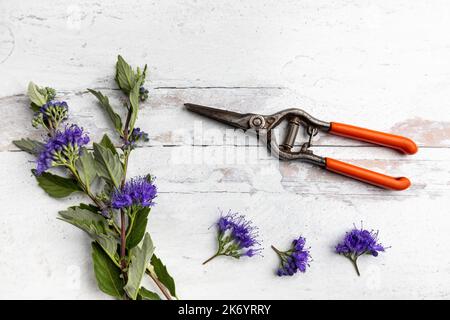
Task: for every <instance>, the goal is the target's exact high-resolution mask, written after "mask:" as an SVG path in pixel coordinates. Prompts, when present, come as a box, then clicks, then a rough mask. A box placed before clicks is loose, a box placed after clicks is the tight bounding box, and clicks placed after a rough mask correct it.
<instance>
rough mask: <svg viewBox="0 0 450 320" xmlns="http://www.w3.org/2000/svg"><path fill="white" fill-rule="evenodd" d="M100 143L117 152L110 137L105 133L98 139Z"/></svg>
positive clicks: (114, 152)
mask: <svg viewBox="0 0 450 320" xmlns="http://www.w3.org/2000/svg"><path fill="white" fill-rule="evenodd" d="M100 145H101V146H103V147H105V148H107V149H109V150H111V152H112V153H113V154H117V150H116V147H115V146H114V143H113V142H112V141H111V139H110V138H109V137H108V135H107V134H104V135H103V138H102V140H101V141H100Z"/></svg>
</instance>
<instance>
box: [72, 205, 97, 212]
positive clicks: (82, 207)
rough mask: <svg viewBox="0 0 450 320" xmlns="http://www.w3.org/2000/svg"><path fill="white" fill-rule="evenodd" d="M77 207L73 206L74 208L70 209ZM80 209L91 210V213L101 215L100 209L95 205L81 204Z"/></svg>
mask: <svg viewBox="0 0 450 320" xmlns="http://www.w3.org/2000/svg"><path fill="white" fill-rule="evenodd" d="M76 207H77V206H72V207H70V208H72V209H74V208H76ZM78 207H79V208H80V209H86V210H89V211H91V212H93V213H100V210H99V208H98V207H96V206H94V205H93V204H86V203H80V204H79V205H78Z"/></svg>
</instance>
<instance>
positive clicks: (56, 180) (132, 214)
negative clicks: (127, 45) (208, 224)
mask: <svg viewBox="0 0 450 320" xmlns="http://www.w3.org/2000/svg"><path fill="white" fill-rule="evenodd" d="M146 73H147V66H145V67H144V68H143V69H140V68H137V69H136V70H134V69H133V68H132V67H131V66H130V65H129V64H128V63H127V62H126V61H125V60H124V59H123V58H122V57H121V56H120V55H119V56H118V60H117V64H116V76H115V79H116V83H117V85H118V86H119V88H120V90H121V91H122V92H123V94H124V95H125V96H126V102H125V103H124V107H125V108H126V118H125V119H123V118H122V117H121V116H120V115H119V113H117V112H116V111H115V109H114V108H113V106H111V104H110V100H109V98H108V97H107V96H106V95H104V94H103V93H101V92H100V91H96V90H94V89H88V91H89V92H90V93H92V94H93V95H94V96H95V97H96V98H97V100H98V102H99V105H100V106H101V108H102V109H103V110H104V111H105V112H106V114H107V115H108V117H109V118H110V120H111V122H112V125H113V127H114V129H115V131H116V133H117V134H118V136H119V137H120V140H121V144H120V145H119V147H118V148H116V146H115V145H114V144H113V142H112V140H111V139H110V137H109V136H108V135H106V134H105V135H104V136H103V138H102V140H101V141H99V142H98V143H93V150H89V149H88V148H86V146H84V145H85V144H87V142H88V141H89V138H88V137H87V135H86V134H85V133H83V130H82V129H81V128H79V127H78V126H76V125H72V126H70V127H69V126H66V127H65V129H62V128H61V125H62V123H63V122H64V121H66V120H67V118H68V106H67V103H66V102H61V101H55V97H56V91H55V90H54V89H52V88H49V87H39V86H37V85H36V84H34V83H33V82H30V84H29V86H28V96H29V98H30V108H31V110H32V111H33V112H34V118H33V126H34V127H36V128H42V129H44V130H45V132H46V134H47V139H46V141H45V142H40V141H36V140H32V139H28V138H24V139H21V140H17V141H13V142H14V144H15V145H16V146H17V147H18V148H19V149H21V150H23V151H26V152H28V153H30V154H32V155H34V156H37V159H38V160H37V163H38V168H37V169H36V170H34V169H33V170H32V172H33V174H34V176H35V178H36V180H37V182H38V185H39V186H40V187H41V188H42V189H43V190H44V191H45V192H46V193H47V194H48V195H50V196H51V197H54V198H64V197H67V196H69V195H71V194H73V193H75V192H78V193H84V194H85V195H86V196H87V197H88V198H89V199H90V200H91V203H89V204H85V203H80V204H79V205H78V206H73V207H70V208H68V209H67V210H63V211H60V212H59V219H61V220H63V221H66V222H68V223H70V224H72V225H74V226H76V227H78V228H80V229H81V230H83V231H85V232H86V233H87V234H88V235H89V236H90V237H91V238H92V240H93V242H92V259H93V264H94V272H95V277H96V279H97V283H98V286H99V288H100V290H102V291H103V292H105V293H106V294H109V295H111V296H113V297H116V298H120V299H133V300H159V299H161V298H160V296H159V295H158V294H157V293H155V292H152V291H150V290H148V289H146V288H144V287H143V286H142V285H141V282H142V279H143V277H144V275H146V274H147V275H148V276H149V277H150V279H151V280H153V282H154V283H155V285H156V287H157V288H158V289H159V290H160V291H161V293H162V294H163V295H164V297H165V298H166V299H172V298H176V292H175V282H174V280H173V278H172V277H171V276H170V275H169V273H168V271H167V268H166V267H165V266H164V264H163V263H162V261H161V260H160V259H159V258H157V257H156V255H154V245H153V242H152V240H151V237H150V234H149V233H148V232H146V227H147V222H148V216H149V213H150V207H149V206H150V205H152V204H153V203H152V201H151V199H152V198H151V197H154V196H155V195H156V189H154V191H155V192H153V193H150V194H148V193H147V194H146V196H147V198H148V197H150V198H148V199H146V201H145V202H143V201H141V202H138V203H136V202H133V203H132V204H131V203H130V204H129V205H127V206H123V207H118V206H112V204H111V202H112V200H111V199H112V196H113V195H114V194H120V193H124V194H125V196H130V195H129V194H128V193H127V192H128V191H130V190H128V189H126V188H135V189H133V190H131V191H130V192H132V195H133V196H138V197H139V196H142V195H139V192H145V190H141V189H136V188H138V187H142V186H141V185H139V184H138V185H137V187H136V184H135V185H133V184H132V183H131V184H130V183H128V182H127V169H128V161H129V156H130V153H131V152H132V150H133V149H134V147H135V145H136V144H137V143H139V142H141V141H146V140H147V134H146V133H145V132H143V131H141V130H140V129H139V128H135V124H136V120H137V118H138V113H139V104H140V102H141V101H144V100H145V99H146V98H147V95H148V90H146V89H145V88H144V87H143V85H144V82H145V78H146ZM52 167H59V168H63V175H60V174H56V171H55V170H52V169H51V168H52ZM50 171H53V172H50ZM142 179H146V180H145V181H147V182H145V181H144V180H142V181H144V182H143V183H147V184H148V186H147V187H148V188H155V187H154V186H153V179H151V176H150V175H148V176H147V178H142ZM130 186H131V187H130ZM151 190H153V189H151ZM133 192H134V193H133ZM136 193H137V195H136Z"/></svg>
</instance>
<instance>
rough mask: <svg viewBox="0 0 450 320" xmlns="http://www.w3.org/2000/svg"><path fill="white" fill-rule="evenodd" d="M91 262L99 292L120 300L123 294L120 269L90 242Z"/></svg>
mask: <svg viewBox="0 0 450 320" xmlns="http://www.w3.org/2000/svg"><path fill="white" fill-rule="evenodd" d="M92 260H93V262H94V272H95V278H96V279H97V284H98V287H99V288H100V290H102V291H103V292H104V293H106V294H109V295H110V296H113V297H116V298H122V297H123V296H124V294H125V291H124V290H123V281H122V279H121V277H120V268H118V267H117V266H116V265H115V264H114V262H112V261H111V259H110V258H109V257H108V255H107V254H106V253H105V252H104V251H103V249H102V248H101V247H100V246H99V245H98V244H97V243H96V242H92Z"/></svg>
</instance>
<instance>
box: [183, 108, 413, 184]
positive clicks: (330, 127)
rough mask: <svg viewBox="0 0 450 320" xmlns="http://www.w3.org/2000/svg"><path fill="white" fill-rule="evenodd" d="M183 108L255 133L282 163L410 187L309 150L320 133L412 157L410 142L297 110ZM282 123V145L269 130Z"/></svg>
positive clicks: (403, 181) (402, 179) (399, 179)
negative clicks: (300, 137)
mask: <svg viewBox="0 0 450 320" xmlns="http://www.w3.org/2000/svg"><path fill="white" fill-rule="evenodd" d="M185 107H186V108H187V109H188V110H189V111H192V112H195V113H198V114H200V115H202V116H205V117H208V118H211V119H214V120H216V121H219V122H222V123H225V124H227V125H230V126H232V127H234V128H238V129H242V130H244V131H246V130H254V131H256V133H257V134H258V137H259V138H263V140H264V141H265V142H266V144H267V147H268V148H269V150H270V151H271V152H272V154H274V155H276V156H277V157H279V158H280V159H282V160H300V161H305V162H309V163H312V164H315V165H318V166H320V167H322V168H325V169H327V170H329V171H332V172H335V173H338V174H341V175H344V176H347V177H350V178H353V179H356V180H360V181H363V182H366V183H369V184H372V185H375V186H378V187H382V188H386V189H391V190H405V189H407V188H408V187H409V186H410V185H411V182H410V181H409V179H408V178H405V177H391V176H388V175H384V174H382V173H378V172H374V171H371V170H368V169H364V168H361V167H358V166H355V165H352V164H349V163H345V162H342V161H339V160H335V159H333V158H329V157H321V156H318V155H316V154H314V153H313V152H312V150H311V149H310V147H311V141H312V138H313V137H314V136H316V135H317V133H318V132H319V131H322V132H327V133H330V134H334V135H338V136H343V137H347V138H351V139H355V140H360V141H365V142H369V143H373V144H377V145H381V146H384V147H388V148H392V149H396V150H398V151H400V152H402V153H405V154H414V153H416V152H417V150H418V148H417V145H416V144H415V143H414V141H412V140H411V139H408V138H405V137H402V136H397V135H393V134H390V133H385V132H379V131H374V130H370V129H365V128H360V127H356V126H352V125H348V124H343V123H338V122H326V121H321V120H318V119H316V118H314V117H312V116H311V115H309V114H308V113H306V112H305V111H303V110H301V109H297V108H291V109H286V110H282V111H280V112H277V113H274V114H272V115H261V114H254V113H245V114H242V113H237V112H232V111H227V110H222V109H216V108H211V107H205V106H201V105H196V104H191V103H186V104H185ZM284 120H286V121H287V132H286V135H285V138H284V141H283V143H282V144H278V143H277V141H276V138H275V135H274V134H273V131H272V130H273V129H274V128H275V127H277V126H278V125H279V124H280V123H281V122H283V121H284ZM300 126H302V127H304V128H305V130H306V133H307V135H308V136H309V140H308V141H307V142H305V143H303V144H302V145H301V147H300V149H297V148H294V144H295V140H296V138H297V134H298V132H299V129H300Z"/></svg>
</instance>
